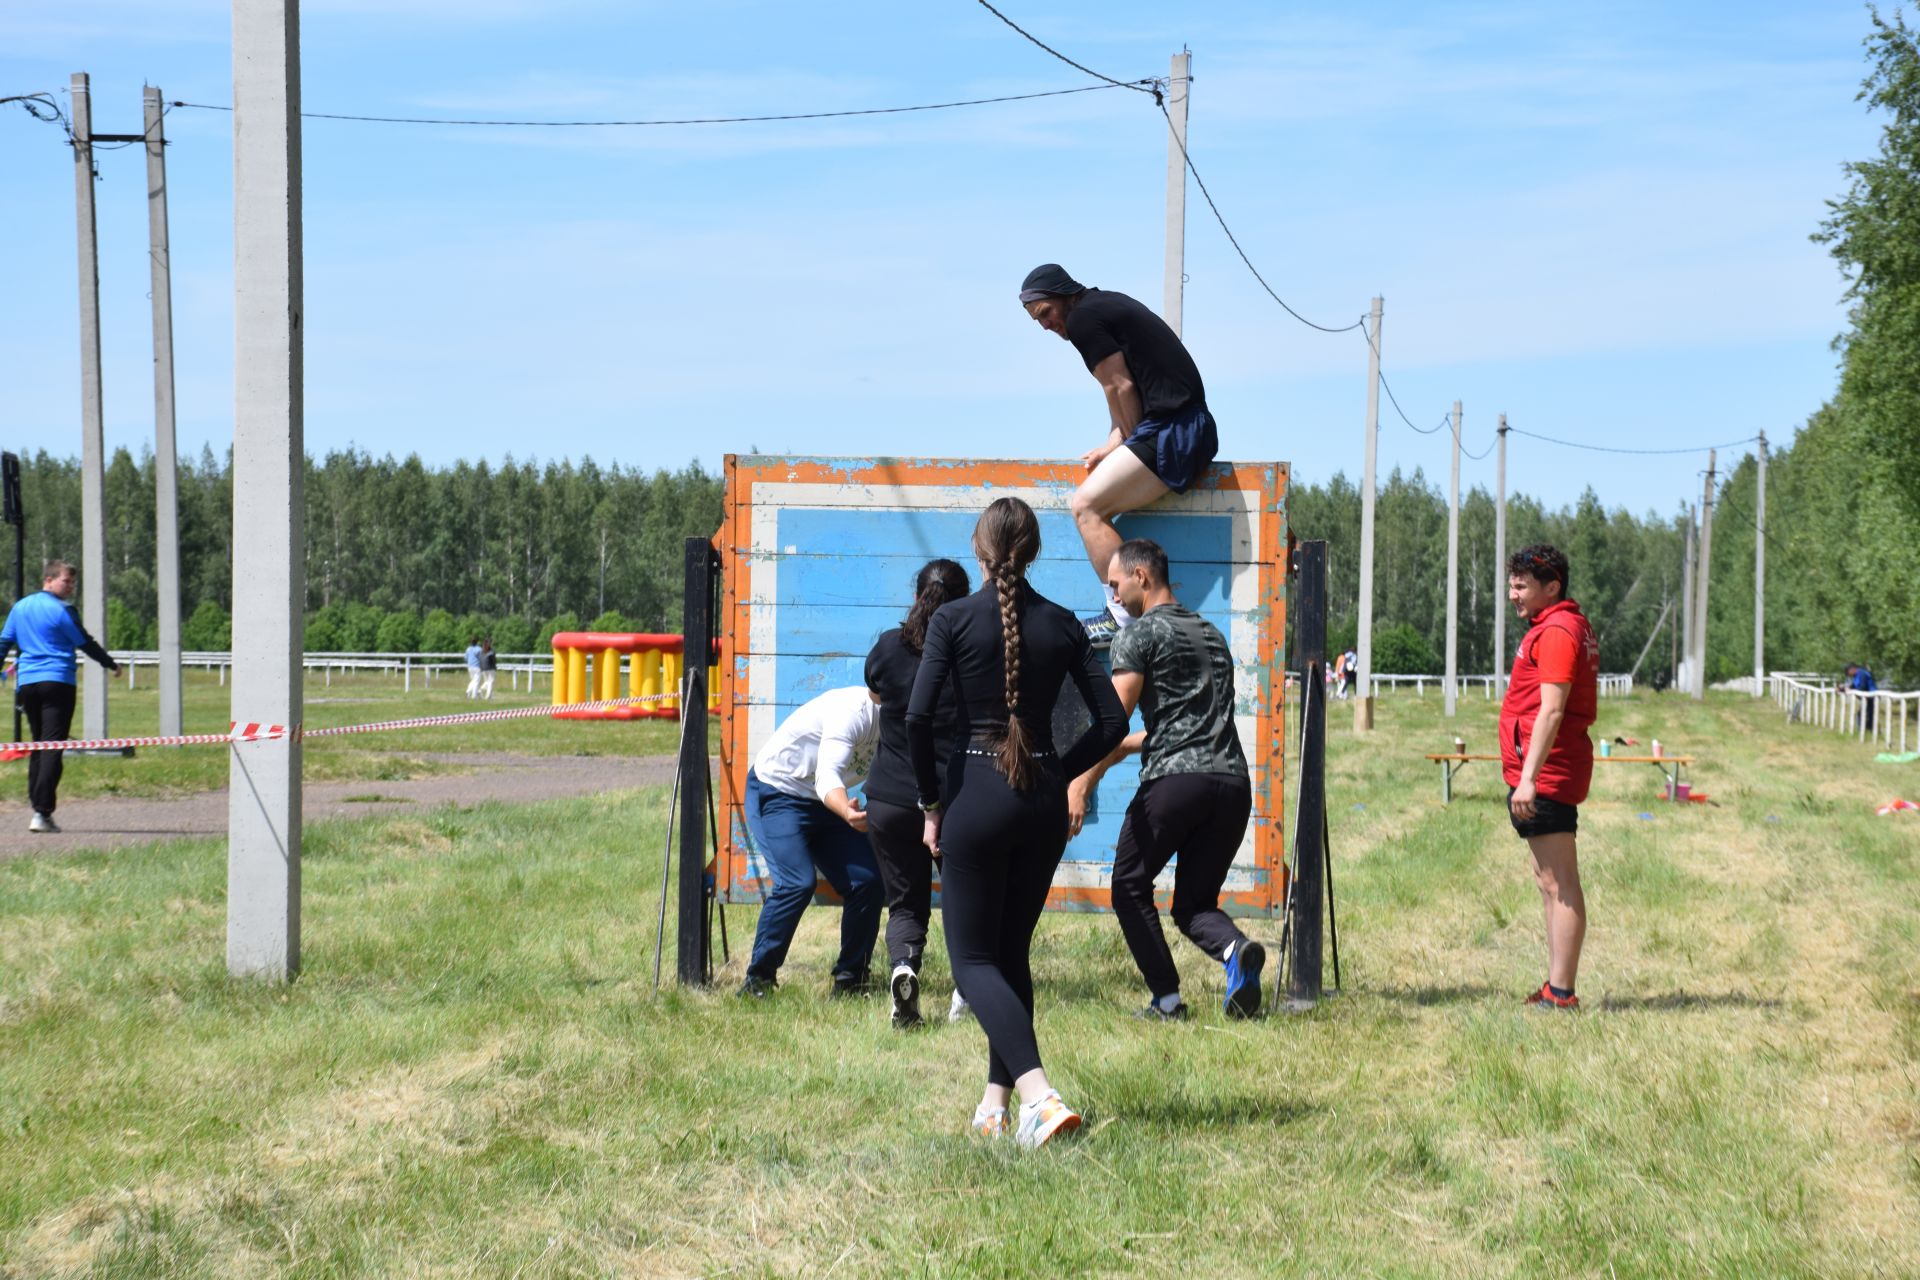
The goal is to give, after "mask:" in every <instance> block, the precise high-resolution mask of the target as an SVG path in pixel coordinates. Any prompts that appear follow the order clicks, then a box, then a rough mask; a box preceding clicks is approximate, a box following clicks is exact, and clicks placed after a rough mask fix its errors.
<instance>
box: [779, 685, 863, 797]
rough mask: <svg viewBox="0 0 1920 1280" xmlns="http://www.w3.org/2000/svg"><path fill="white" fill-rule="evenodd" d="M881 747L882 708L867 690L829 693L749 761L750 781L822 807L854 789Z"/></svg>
mask: <svg viewBox="0 0 1920 1280" xmlns="http://www.w3.org/2000/svg"><path fill="white" fill-rule="evenodd" d="M879 741H880V708H879V706H878V705H876V704H875V702H874V701H873V698H872V697H871V696H869V695H868V693H867V690H866V688H865V686H856V687H853V688H847V689H829V690H827V691H826V692H825V693H823V694H821V695H820V696H819V697H817V698H815V699H813V700H812V701H811V702H808V703H806V704H805V705H803V706H802V707H800V708H799V709H798V710H797V711H795V712H794V713H793V714H792V715H790V716H788V717H787V718H786V720H785V721H783V722H782V723H781V725H780V727H779V728H778V729H775V730H774V731H773V736H772V737H771V738H768V739H767V740H766V742H765V743H764V744H763V745H762V746H761V748H760V753H759V754H758V755H756V756H755V757H754V758H753V772H754V776H755V777H757V778H759V779H760V781H761V782H763V783H764V784H766V785H767V786H769V787H772V788H773V789H774V790H776V791H784V792H786V793H787V794H788V795H790V796H799V797H801V798H802V799H806V800H815V799H817V800H820V801H821V802H823V803H824V802H825V801H826V798H827V795H828V793H829V792H831V791H833V790H835V789H836V788H842V787H855V786H858V785H859V784H860V783H861V782H862V781H864V780H865V778H866V776H867V769H868V767H869V766H870V765H872V763H873V750H874V747H875V746H876V745H877V744H878V742H879Z"/></svg>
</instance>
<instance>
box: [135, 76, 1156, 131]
mask: <svg viewBox="0 0 1920 1280" xmlns="http://www.w3.org/2000/svg"><path fill="white" fill-rule="evenodd" d="M1114 87H1115V86H1114V85H1105V84H1089V85H1080V86H1077V87H1075V88H1072V89H1048V90H1046V91H1045V92H1043V93H1010V94H1005V95H1003V96H1001V97H997V98H966V99H963V100H961V101H958V102H925V103H920V104H918V105H915V106H911V107H866V108H863V109H861V110H858V111H795V112H789V113H786V114H783V115H772V116H701V117H695V118H689V119H674V120H452V119H443V118H439V117H432V116H358V115H345V114H342V113H340V112H335V111H302V112H301V113H300V115H301V117H302V118H303V119H307V120H348V121H353V122H355V123H358V124H449V125H467V126H476V127H479V128H493V129H639V128H653V127H658V126H663V125H683V124H761V123H765V122H769V121H775V120H837V119H842V118H844V117H847V116H891V115H900V114H902V113H904V112H908V111H946V110H950V109H952V108H954V107H983V106H987V105H989V104H991V103H996V102H1028V101H1031V100H1032V99H1034V98H1061V97H1065V96H1066V95H1067V94H1070V93H1099V92H1101V91H1103V90H1106V89H1110V88H1114ZM1118 87H1119V88H1122V89H1130V88H1133V87H1134V86H1132V85H1126V84H1120V85H1118ZM169 105H170V106H175V107H188V108H191V109H193V110H195V111H232V110H233V108H232V107H223V106H218V105H215V104H213V103H208V102H173V103H170V104H169Z"/></svg>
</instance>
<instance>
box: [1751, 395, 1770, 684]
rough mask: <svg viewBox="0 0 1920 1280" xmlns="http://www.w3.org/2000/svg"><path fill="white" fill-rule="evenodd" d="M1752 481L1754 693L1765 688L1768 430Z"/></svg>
mask: <svg viewBox="0 0 1920 1280" xmlns="http://www.w3.org/2000/svg"><path fill="white" fill-rule="evenodd" d="M1759 462H1760V469H1759V473H1758V474H1757V475H1756V476H1755V477H1754V483H1753V696H1754V697H1756V698H1758V697H1759V696H1761V695H1762V694H1764V693H1765V692H1766V691H1767V660H1766V657H1767V433H1766V432H1764V431H1762V432H1761V433H1760V457H1759Z"/></svg>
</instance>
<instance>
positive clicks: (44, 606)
mask: <svg viewBox="0 0 1920 1280" xmlns="http://www.w3.org/2000/svg"><path fill="white" fill-rule="evenodd" d="M75 577H76V575H75V573H74V569H73V566H72V565H70V564H68V563H67V562H66V561H65V560H49V561H47V567H46V570H45V572H44V573H43V574H42V575H41V582H40V586H41V589H40V590H39V591H36V592H35V593H34V594H32V595H30V596H26V597H25V598H23V599H21V600H19V601H18V602H16V603H15V604H14V606H13V608H12V610H10V611H9V612H8V614H7V624H6V627H5V628H4V629H0V663H3V662H5V660H6V658H7V655H8V654H10V653H12V652H13V651H14V650H15V649H18V650H19V651H20V662H19V666H18V668H17V670H16V673H15V674H16V677H17V680H18V685H17V692H16V693H15V695H14V698H15V701H16V702H18V704H19V706H20V710H21V711H23V712H25V713H26V717H27V726H28V728H29V729H30V730H31V731H32V733H33V740H34V741H35V742H64V741H66V739H67V737H68V731H69V730H70V729H71V728H72V727H73V706H74V701H75V695H76V694H77V693H78V689H77V687H76V686H77V684H78V673H77V668H78V666H79V663H78V662H77V661H76V660H75V659H74V656H73V654H74V650H76V649H78V650H80V651H81V652H83V653H85V654H86V655H87V656H88V657H89V658H92V659H93V660H94V661H95V662H97V663H99V664H100V665H101V666H103V667H105V668H106V669H107V670H108V671H111V672H113V673H114V674H116V675H117V674H119V671H120V664H119V663H117V662H115V661H114V660H113V659H112V658H111V657H110V656H108V654H107V651H106V650H105V649H102V648H101V647H100V646H99V645H98V644H97V643H95V641H94V638H93V637H92V636H90V635H88V634H87V629H86V628H85V627H83V626H81V625H80V619H79V617H78V615H76V614H75V613H74V611H73V605H72V604H71V603H69V602H70V601H71V600H72V599H73V584H74V580H75ZM65 755H66V753H65V752H64V751H36V752H34V753H33V754H32V755H31V756H29V757H28V758H27V799H28V800H29V801H31V802H32V804H33V820H32V822H30V823H29V824H28V825H27V830H29V831H33V832H38V833H49V832H55V831H58V830H60V828H59V827H57V826H55V825H54V821H53V810H54V805H55V804H56V802H57V798H58V792H59V790H60V770H61V762H62V757H64V756H65Z"/></svg>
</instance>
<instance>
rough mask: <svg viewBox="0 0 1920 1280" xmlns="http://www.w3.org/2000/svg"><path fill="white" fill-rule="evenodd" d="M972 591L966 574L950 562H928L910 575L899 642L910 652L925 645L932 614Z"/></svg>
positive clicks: (918, 650) (917, 650)
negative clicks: (910, 586) (910, 596)
mask: <svg viewBox="0 0 1920 1280" xmlns="http://www.w3.org/2000/svg"><path fill="white" fill-rule="evenodd" d="M972 590H973V583H972V582H970V581H968V579H967V571H966V570H965V569H962V568H961V567H960V566H959V565H957V564H955V563H954V562H953V561H951V560H929V561H927V562H926V563H925V564H923V565H921V566H920V572H918V573H916V574H914V575H913V608H911V609H909V610H907V616H906V617H905V618H904V619H903V620H902V621H901V623H900V639H901V641H902V642H904V643H905V644H906V646H907V648H909V649H911V650H912V651H913V652H915V653H918V652H920V650H921V648H922V647H923V646H925V644H926V643H927V624H928V623H929V622H931V621H933V612H934V610H936V609H938V608H939V607H940V606H941V605H943V604H945V603H946V602H947V601H949V600H958V599H959V598H960V597H961V596H964V595H966V594H967V593H968V592H970V591H972Z"/></svg>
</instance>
